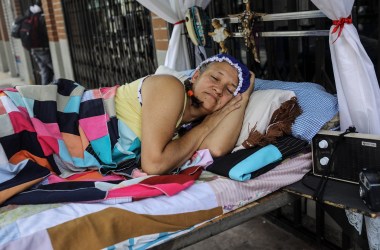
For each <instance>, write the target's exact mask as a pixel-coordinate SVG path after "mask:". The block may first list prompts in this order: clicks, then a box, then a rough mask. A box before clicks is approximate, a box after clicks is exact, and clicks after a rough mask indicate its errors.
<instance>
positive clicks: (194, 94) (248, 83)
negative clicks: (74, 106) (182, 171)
mask: <svg viewBox="0 0 380 250" xmlns="http://www.w3.org/2000/svg"><path fill="white" fill-rule="evenodd" d="M254 80H255V75H254V74H253V73H252V72H250V71H249V70H248V68H247V67H246V66H245V65H244V64H242V63H241V62H239V61H238V60H237V59H235V58H233V57H232V56H230V55H227V54H219V55H216V56H213V57H210V58H208V59H206V60H205V61H203V62H202V63H201V64H200V65H199V66H198V67H197V68H196V70H195V72H194V74H193V76H192V77H191V78H190V79H188V80H186V81H185V82H184V83H182V82H181V81H180V80H179V79H177V78H176V77H175V76H173V75H150V76H147V77H144V78H141V79H138V80H136V81H134V82H132V83H130V84H125V85H123V86H121V87H119V88H118V89H117V93H116V98H115V105H116V115H117V118H118V119H120V120H121V121H123V122H124V123H125V124H126V125H127V126H128V127H129V128H130V129H131V130H132V131H133V132H134V133H135V134H136V135H137V137H138V138H139V139H140V140H141V170H142V171H143V172H145V173H147V174H165V173H168V172H170V171H171V170H173V169H175V168H177V167H179V166H181V165H182V164H183V163H184V162H185V161H186V160H188V159H189V158H190V157H191V156H192V155H193V154H194V152H195V151H196V150H198V149H209V150H210V152H211V155H212V156H221V155H224V154H226V153H228V152H230V151H231V150H232V149H233V147H234V146H235V143H236V140H237V138H238V136H239V133H240V129H241V126H242V121H243V118H244V112H245V108H246V106H247V103H248V100H249V96H250V94H251V92H252V91H253V85H254ZM199 121H200V122H199ZM194 122H198V123H199V124H198V125H197V126H191V124H192V123H194ZM189 124H190V126H189ZM186 125H187V127H193V128H191V129H190V130H188V131H187V132H186V133H184V134H183V135H181V136H179V137H178V136H176V137H174V135H175V134H177V132H178V130H179V129H180V128H181V127H185V126H186Z"/></svg>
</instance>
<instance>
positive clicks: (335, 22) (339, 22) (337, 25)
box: [331, 16, 352, 43]
mask: <svg viewBox="0 0 380 250" xmlns="http://www.w3.org/2000/svg"><path fill="white" fill-rule="evenodd" d="M345 23H347V24H352V18H351V16H348V17H346V18H344V17H342V18H341V19H339V20H333V25H335V27H334V29H333V30H332V32H331V34H334V33H335V32H337V31H338V30H339V32H338V37H337V38H336V39H335V40H334V42H333V43H335V41H336V40H337V39H338V38H339V37H340V34H342V31H343V27H344V24H345Z"/></svg>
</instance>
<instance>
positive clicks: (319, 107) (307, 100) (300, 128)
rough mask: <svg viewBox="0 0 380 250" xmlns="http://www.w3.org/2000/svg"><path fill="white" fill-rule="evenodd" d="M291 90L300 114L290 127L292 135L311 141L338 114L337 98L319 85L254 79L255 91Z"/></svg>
mask: <svg viewBox="0 0 380 250" xmlns="http://www.w3.org/2000/svg"><path fill="white" fill-rule="evenodd" d="M264 89H284V90H292V91H294V93H295V94H296V96H297V99H298V104H299V105H300V107H301V108H302V114H301V115H300V116H298V117H297V118H296V120H295V122H294V124H293V126H292V135H293V136H294V137H296V138H299V139H303V140H307V141H309V142H310V141H311V139H312V138H313V137H314V136H315V135H316V134H317V133H318V131H319V130H320V129H321V128H322V126H323V125H324V124H325V123H326V122H328V121H329V120H331V119H332V118H333V117H334V115H335V114H337V113H338V98H337V97H336V96H334V95H332V94H330V93H327V92H326V90H325V88H324V87H323V86H321V85H318V84H315V83H310V82H283V81H276V80H262V79H259V78H256V81H255V90H264Z"/></svg>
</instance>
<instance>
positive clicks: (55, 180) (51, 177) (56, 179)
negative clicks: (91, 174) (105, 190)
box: [47, 172, 125, 184]
mask: <svg viewBox="0 0 380 250" xmlns="http://www.w3.org/2000/svg"><path fill="white" fill-rule="evenodd" d="M86 174H87V173H86V172H85V173H79V174H74V175H72V176H70V177H68V178H61V177H59V176H57V175H53V174H52V175H49V177H48V179H47V180H48V183H49V184H52V183H59V182H66V181H75V180H76V179H77V178H79V177H80V176H82V175H86ZM123 180H125V178H123V177H122V176H118V175H107V176H103V177H102V178H99V179H91V178H87V179H86V178H83V179H80V180H78V181H93V182H95V181H123Z"/></svg>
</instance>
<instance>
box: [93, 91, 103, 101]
mask: <svg viewBox="0 0 380 250" xmlns="http://www.w3.org/2000/svg"><path fill="white" fill-rule="evenodd" d="M91 91H92V96H93V97H94V99H99V98H102V94H101V92H100V91H99V90H98V89H93V90H91Z"/></svg>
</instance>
